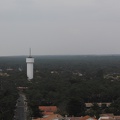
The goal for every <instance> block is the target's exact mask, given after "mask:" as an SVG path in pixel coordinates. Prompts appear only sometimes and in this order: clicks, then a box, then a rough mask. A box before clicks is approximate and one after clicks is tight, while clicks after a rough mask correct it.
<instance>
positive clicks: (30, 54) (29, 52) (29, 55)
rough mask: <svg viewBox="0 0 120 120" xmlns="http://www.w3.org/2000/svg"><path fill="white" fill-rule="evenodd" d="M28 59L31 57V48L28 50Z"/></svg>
mask: <svg viewBox="0 0 120 120" xmlns="http://www.w3.org/2000/svg"><path fill="white" fill-rule="evenodd" d="M29 57H32V56H31V48H29Z"/></svg>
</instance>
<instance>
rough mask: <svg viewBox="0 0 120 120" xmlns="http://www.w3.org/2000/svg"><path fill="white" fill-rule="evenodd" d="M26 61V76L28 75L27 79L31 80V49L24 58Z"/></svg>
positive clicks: (32, 60)
mask: <svg viewBox="0 0 120 120" xmlns="http://www.w3.org/2000/svg"><path fill="white" fill-rule="evenodd" d="M26 63H27V77H28V80H32V79H33V63H34V58H33V57H32V56H31V49H30V51H29V57H27V58H26Z"/></svg>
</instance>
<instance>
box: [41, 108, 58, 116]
mask: <svg viewBox="0 0 120 120" xmlns="http://www.w3.org/2000/svg"><path fill="white" fill-rule="evenodd" d="M39 109H40V110H41V111H43V115H52V114H54V113H55V112H56V111H57V107H56V106H39Z"/></svg>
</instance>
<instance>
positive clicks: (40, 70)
mask: <svg viewBox="0 0 120 120" xmlns="http://www.w3.org/2000/svg"><path fill="white" fill-rule="evenodd" d="M7 68H12V69H13V70H12V71H7ZM19 68H21V69H22V71H20V70H19ZM0 69H1V70H2V71H1V72H2V73H8V74H9V76H1V77H0V80H1V82H0V85H1V90H0V117H1V118H4V114H5V113H6V112H7V114H9V115H10V116H11V118H12V116H13V115H14V108H15V104H16V100H17V98H18V91H17V87H19V86H25V87H28V89H27V90H25V91H24V92H25V94H26V96H27V99H28V105H29V108H30V110H31V112H30V113H31V116H35V115H36V116H41V114H39V113H38V114H37V112H38V110H37V109H36V108H38V106H39V105H48V106H49V105H56V106H57V107H58V108H59V109H58V111H57V112H58V113H60V114H62V115H65V114H67V115H69V116H71V115H74V116H81V115H82V116H83V115H85V114H89V115H91V116H93V115H96V116H98V115H99V114H100V113H114V114H115V115H120V94H119V93H120V56H35V64H34V79H33V80H32V81H28V80H27V76H26V63H25V56H21V57H1V58H0ZM106 76H107V77H106ZM8 86H9V87H8ZM86 102H92V103H93V106H92V107H91V108H90V109H89V110H87V109H86V107H85V103H86ZM99 102H100V103H105V102H110V103H112V104H111V105H110V106H109V107H107V106H106V105H104V104H103V105H102V107H98V105H97V103H99ZM8 106H11V107H9V108H8ZM9 109H10V110H9ZM5 117H7V116H5ZM4 119H5V120H7V118H4ZM9 119H10V117H9Z"/></svg>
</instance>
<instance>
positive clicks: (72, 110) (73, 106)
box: [67, 98, 85, 116]
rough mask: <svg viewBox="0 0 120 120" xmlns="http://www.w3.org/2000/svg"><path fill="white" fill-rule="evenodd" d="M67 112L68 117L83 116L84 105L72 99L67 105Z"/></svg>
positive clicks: (80, 101)
mask: <svg viewBox="0 0 120 120" xmlns="http://www.w3.org/2000/svg"><path fill="white" fill-rule="evenodd" d="M67 112H68V114H69V115H70V116H81V115H84V114H85V103H84V102H83V100H77V99H75V98H72V99H70V100H69V101H68V103H67Z"/></svg>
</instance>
